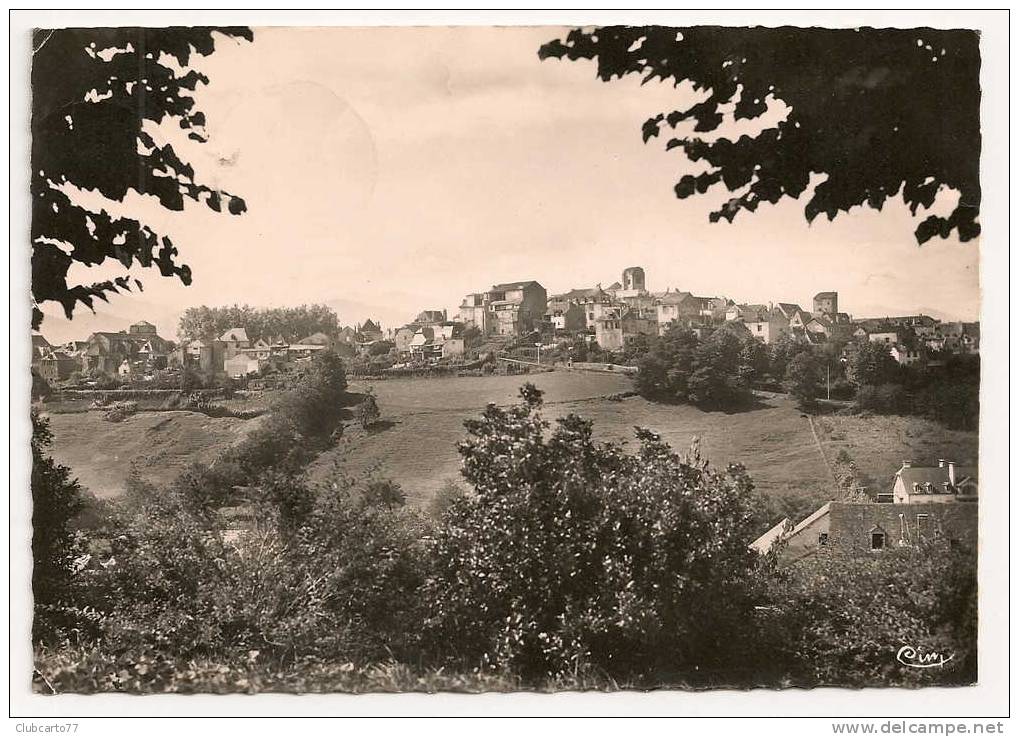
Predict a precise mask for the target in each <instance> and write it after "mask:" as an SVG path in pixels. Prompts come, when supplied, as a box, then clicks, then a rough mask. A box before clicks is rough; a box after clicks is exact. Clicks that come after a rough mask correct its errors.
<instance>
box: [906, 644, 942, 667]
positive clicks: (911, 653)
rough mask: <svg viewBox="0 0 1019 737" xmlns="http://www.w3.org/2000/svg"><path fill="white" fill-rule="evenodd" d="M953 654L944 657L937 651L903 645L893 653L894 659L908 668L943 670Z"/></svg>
mask: <svg viewBox="0 0 1019 737" xmlns="http://www.w3.org/2000/svg"><path fill="white" fill-rule="evenodd" d="M954 657H955V654H954V653H953V654H951V655H946V654H945V653H942V652H939V651H937V650H930V651H926V652H925V651H924V650H922V649H919V648H915V647H913V646H912V645H903V646H902V647H900V648H899V651H898V652H897V653H895V659H896V660H898V661H899V662H900V663H902V664H903V665H907V666H909V667H910V668H943V667H944V666H945V663H947V662H949V661H950V660H952V658H954Z"/></svg>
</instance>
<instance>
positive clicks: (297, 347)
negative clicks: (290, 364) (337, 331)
mask: <svg viewBox="0 0 1019 737" xmlns="http://www.w3.org/2000/svg"><path fill="white" fill-rule="evenodd" d="M326 350H329V348H328V346H324V345H321V344H319V343H291V344H290V345H288V346H287V360H291V359H293V360H302V359H308V358H311V357H312V356H313V355H315V354H316V353H318V352H319V351H326Z"/></svg>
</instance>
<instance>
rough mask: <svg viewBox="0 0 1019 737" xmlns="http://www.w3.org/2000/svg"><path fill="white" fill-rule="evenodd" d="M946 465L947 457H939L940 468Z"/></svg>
mask: <svg viewBox="0 0 1019 737" xmlns="http://www.w3.org/2000/svg"><path fill="white" fill-rule="evenodd" d="M944 467H945V459H944V458H938V468H944Z"/></svg>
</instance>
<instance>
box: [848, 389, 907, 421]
mask: <svg viewBox="0 0 1019 737" xmlns="http://www.w3.org/2000/svg"><path fill="white" fill-rule="evenodd" d="M854 404H855V407H856V409H857V410H859V411H868V412H875V413H877V414H908V413H909V411H910V409H911V402H910V398H909V395H908V394H907V393H906V390H905V388H903V386H902V385H901V384H881V385H880V386H872V385H869V384H865V385H863V386H861V387H859V388H858V389H857V390H856V401H855V403H854Z"/></svg>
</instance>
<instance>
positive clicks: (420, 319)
mask: <svg viewBox="0 0 1019 737" xmlns="http://www.w3.org/2000/svg"><path fill="white" fill-rule="evenodd" d="M447 321H448V318H447V316H446V311H445V310H422V311H421V312H420V313H418V316H417V317H415V318H414V321H413V324H415V325H418V326H421V325H441V324H442V323H444V322H447Z"/></svg>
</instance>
